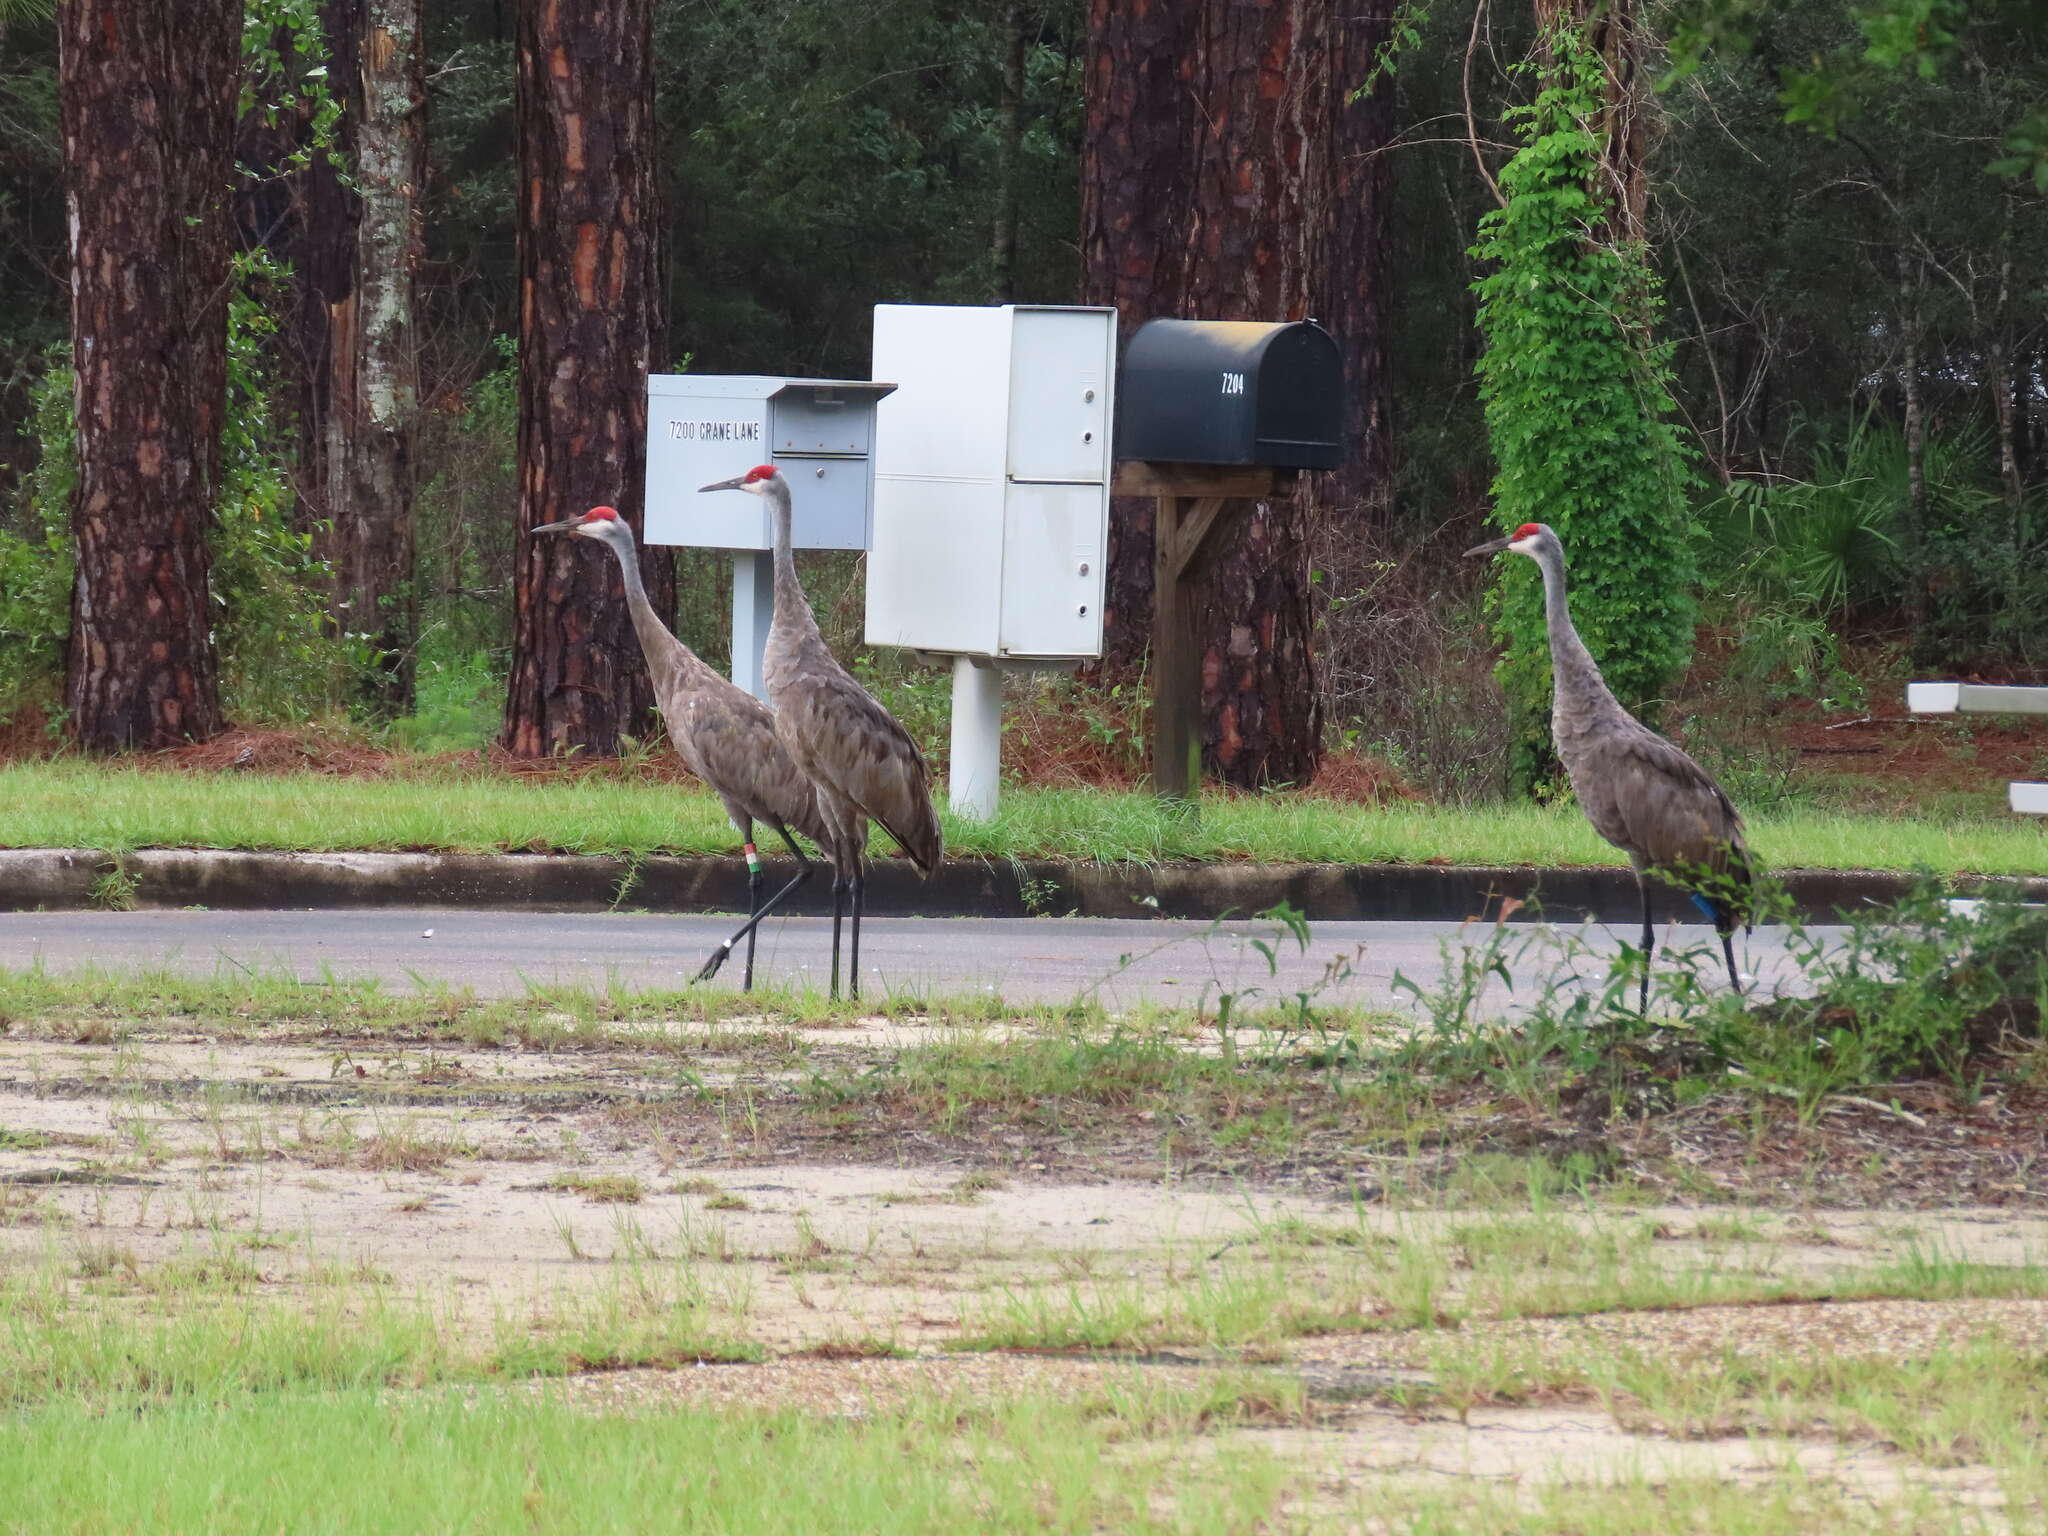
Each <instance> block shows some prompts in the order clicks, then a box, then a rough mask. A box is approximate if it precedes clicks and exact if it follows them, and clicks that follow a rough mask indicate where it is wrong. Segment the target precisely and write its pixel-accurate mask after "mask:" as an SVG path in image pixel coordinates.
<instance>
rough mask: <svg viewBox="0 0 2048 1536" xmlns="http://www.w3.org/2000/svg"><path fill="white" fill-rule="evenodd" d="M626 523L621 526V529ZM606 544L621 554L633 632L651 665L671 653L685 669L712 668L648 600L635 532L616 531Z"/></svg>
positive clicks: (628, 610)
mask: <svg viewBox="0 0 2048 1536" xmlns="http://www.w3.org/2000/svg"><path fill="white" fill-rule="evenodd" d="M624 526H625V525H624V524H621V525H620V527H621V529H622V530H623V529H624ZM605 543H607V544H609V545H610V546H611V551H612V553H613V554H614V555H616V556H618V560H619V575H620V576H621V577H622V578H623V579H624V581H625V584H626V611H627V612H628V613H630V614H631V615H632V616H633V633H635V634H636V635H638V636H639V637H640V650H641V653H642V654H643V655H645V656H646V658H647V660H648V662H649V664H650V665H652V664H653V663H654V662H655V661H656V660H657V658H659V657H662V656H672V657H675V658H676V659H677V660H678V661H679V662H680V663H681V665H682V666H683V668H684V669H686V670H699V669H701V670H703V671H707V672H708V671H710V670H711V668H710V665H709V663H707V662H705V661H704V660H703V659H702V658H700V657H699V656H698V655H697V653H696V652H695V651H693V650H691V649H690V648H689V647H688V646H687V645H685V644H683V642H682V641H680V640H678V639H677V638H676V637H675V635H674V634H673V633H672V632H671V631H670V630H669V627H668V626H667V625H666V624H664V623H662V622H661V615H660V614H658V613H656V612H655V611H654V604H652V603H650V602H649V601H648V600H647V584H646V583H645V582H644V581H642V580H641V578H640V551H639V547H638V546H637V545H635V544H634V542H633V536H632V534H631V533H628V532H621V533H618V534H614V535H612V536H611V537H610V538H608V539H606V540H605Z"/></svg>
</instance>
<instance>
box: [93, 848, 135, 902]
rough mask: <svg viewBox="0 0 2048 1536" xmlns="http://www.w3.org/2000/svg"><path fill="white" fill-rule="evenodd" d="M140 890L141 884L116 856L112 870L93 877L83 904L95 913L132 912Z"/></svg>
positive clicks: (103, 871)
mask: <svg viewBox="0 0 2048 1536" xmlns="http://www.w3.org/2000/svg"><path fill="white" fill-rule="evenodd" d="M141 889H142V882H141V881H140V880H138V879H137V878H136V877H135V875H134V874H133V873H132V872H131V871H130V870H129V869H128V866H127V865H126V864H124V863H123V862H122V861H121V859H120V858H119V856H116V857H115V859H114V867H113V868H112V869H107V870H102V871H101V872H100V873H99V874H97V875H95V876H93V881H92V888H91V889H90V890H89V891H88V892H87V893H86V898H85V904H86V906H88V907H89V908H91V909H92V910H93V911H95V912H132V911H134V910H135V898H136V895H137V893H138V892H139V891H140V890H141Z"/></svg>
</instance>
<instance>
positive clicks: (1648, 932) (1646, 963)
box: [1636, 875, 1657, 1019]
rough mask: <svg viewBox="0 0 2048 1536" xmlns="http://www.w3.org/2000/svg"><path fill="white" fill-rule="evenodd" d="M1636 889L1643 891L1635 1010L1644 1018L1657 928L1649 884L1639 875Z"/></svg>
mask: <svg viewBox="0 0 2048 1536" xmlns="http://www.w3.org/2000/svg"><path fill="white" fill-rule="evenodd" d="M1636 889H1637V890H1639V891H1641V892H1642V893H1643V987H1642V991H1641V993H1640V994H1639V995H1638V997H1637V999H1636V1012H1637V1013H1640V1014H1641V1015H1642V1016H1643V1017H1644V1018H1646V1019H1647V1018H1648V1017H1649V1016H1650V954H1651V952H1652V951H1653V950H1655V949H1656V947H1657V930H1656V928H1655V926H1654V925H1653V924H1652V923H1651V922H1650V886H1649V882H1647V881H1646V880H1644V879H1643V877H1642V876H1641V875H1637V876H1636Z"/></svg>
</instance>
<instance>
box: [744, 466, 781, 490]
mask: <svg viewBox="0 0 2048 1536" xmlns="http://www.w3.org/2000/svg"><path fill="white" fill-rule="evenodd" d="M774 475H775V466H774V465H773V464H756V465H755V466H754V467H753V468H752V469H750V470H748V471H747V484H749V485H752V484H753V483H754V482H755V481H757V480H769V479H773V478H774Z"/></svg>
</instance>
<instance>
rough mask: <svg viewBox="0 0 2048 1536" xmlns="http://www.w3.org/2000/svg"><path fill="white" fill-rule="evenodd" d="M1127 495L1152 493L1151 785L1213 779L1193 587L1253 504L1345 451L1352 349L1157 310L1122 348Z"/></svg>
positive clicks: (1303, 330) (1318, 332)
mask: <svg viewBox="0 0 2048 1536" xmlns="http://www.w3.org/2000/svg"><path fill="white" fill-rule="evenodd" d="M1117 420H1118V429H1117V457H1118V458H1119V459H1121V460H1123V461H1124V462H1123V463H1122V465H1121V466H1120V467H1119V469H1118V471H1117V478H1116V491H1117V494H1118V495H1120V496H1154V497H1157V498H1158V513H1157V516H1156V519H1155V521H1154V523H1153V542H1152V550H1153V559H1152V576H1153V586H1152V663H1151V669H1150V675H1151V684H1152V787H1153V790H1154V792H1155V793H1156V794H1158V795H1159V796H1161V797H1162V798H1165V799H1172V800H1187V799H1190V798H1191V797H1192V796H1193V794H1194V792H1195V788H1196V786H1197V785H1199V784H1200V783H1201V777H1202V738H1201V731H1200V729H1199V726H1200V716H1201V708H1200V705H1201V653H1200V650H1199V647H1198V645H1197V643H1196V637H1195V633H1194V623H1193V619H1194V615H1193V605H1192V603H1190V602H1189V601H1188V587H1189V584H1190V583H1192V582H1193V581H1194V580H1195V579H1197V578H1198V577H1199V576H1200V575H1201V574H1202V572H1203V570H1204V569H1205V568H1206V567H1207V566H1208V565H1209V563H1210V562H1211V561H1213V560H1214V559H1215V558H1216V555H1217V553H1218V552H1219V551H1220V549H1221V548H1222V545H1223V541H1224V540H1225V539H1226V538H1227V537H1228V536H1229V534H1230V532H1231V530H1232V529H1234V528H1235V527H1236V526H1237V524H1238V523H1239V522H1240V521H1241V520H1242V519H1243V517H1244V516H1245V515H1246V514H1247V513H1248V512H1249V511H1250V510H1251V507H1252V505H1253V503H1254V502H1255V501H1257V500H1260V499H1264V498H1267V497H1270V496H1273V495H1276V494H1279V493H1281V492H1283V491H1285V490H1287V489H1288V488H1289V487H1290V486H1291V484H1292V482H1293V480H1294V477H1295V475H1296V474H1297V473H1298V472H1299V471H1301V470H1304V469H1310V470H1314V469H1335V468H1336V467H1337V466H1338V465H1340V464H1341V463H1343V461H1344V443H1343V428H1344V360H1343V356H1342V354H1341V353H1340V352H1339V351H1338V348H1337V343H1336V342H1335V341H1334V340H1333V339H1332V338H1331V336H1330V334H1329V332H1327V331H1325V330H1324V329H1322V327H1320V326H1319V325H1317V324H1316V323H1315V322H1314V321H1313V320H1296V321H1290V322H1286V323H1281V324H1266V323H1262V322H1255V321H1236V320H1151V321H1147V322H1146V323H1145V324H1144V325H1142V326H1140V327H1139V328H1138V331H1137V334H1136V335H1134V336H1132V338H1131V340H1130V344H1129V345H1128V346H1127V347H1126V348H1125V349H1124V362H1123V373H1122V378H1121V381H1120V383H1119V385H1118V399H1117Z"/></svg>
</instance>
